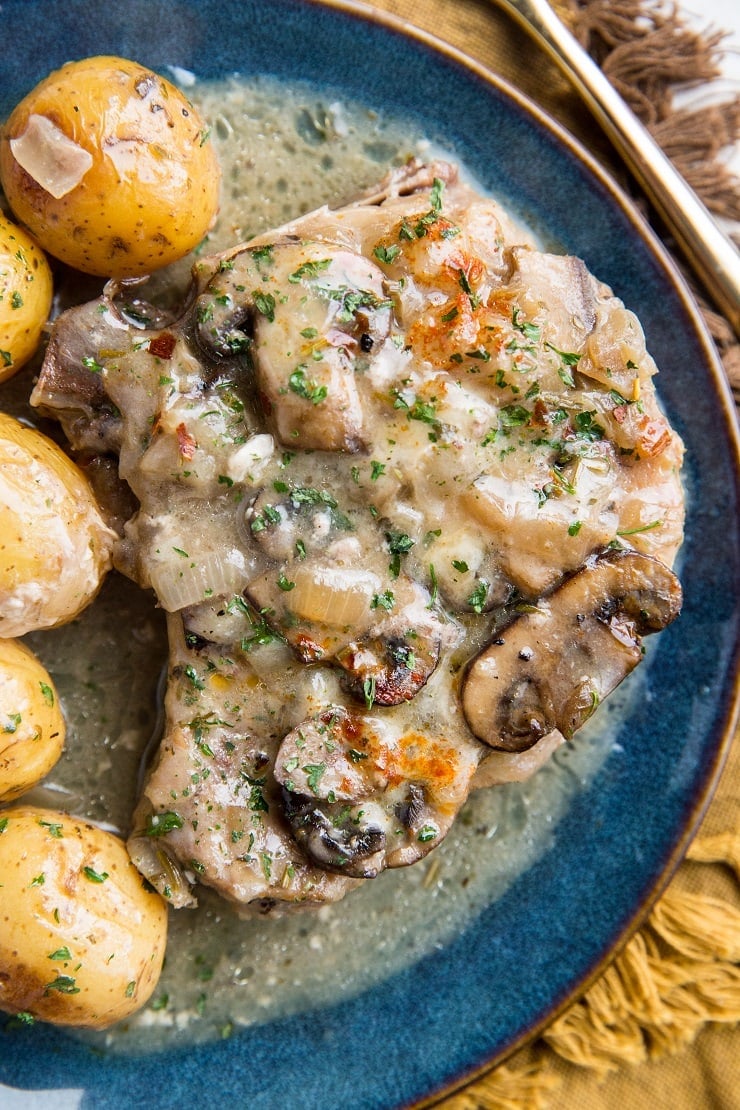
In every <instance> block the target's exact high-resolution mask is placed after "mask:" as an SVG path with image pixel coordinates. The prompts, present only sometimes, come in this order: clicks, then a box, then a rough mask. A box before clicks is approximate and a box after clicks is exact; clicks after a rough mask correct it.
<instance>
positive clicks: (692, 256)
mask: <svg viewBox="0 0 740 1110" xmlns="http://www.w3.org/2000/svg"><path fill="white" fill-rule="evenodd" d="M494 2H495V3H496V4H498V6H499V7H501V8H502V9H504V10H505V11H507V12H508V13H509V14H510V15H512V16H513V17H514V18H515V19H516V20H517V22H518V23H520V24H521V26H522V27H524V29H525V30H526V31H528V32H529V33H530V34H531V35H532V36H533V38H534V39H535V41H537V42H538V43H539V44H540V45H541V46H543V47H544V48H545V49H546V50H547V52H548V53H549V54H550V55H551V57H552V58H553V60H554V61H555V62H556V64H557V65H558V66H559V68H560V69H561V70H562V71H563V72H564V74H565V75H566V77H567V78H568V79H569V80H570V82H571V84H572V85H573V86H574V88H575V89H576V90H577V91H578V93H579V94H580V95H581V97H582V98H583V100H584V102H585V103H586V105H587V106H588V108H589V109H590V111H591V113H592V114H593V116H594V117H595V119H596V120H597V121H598V123H599V124H600V125H601V127H602V129H603V130H604V132H605V133H606V135H607V136H608V137H609V139H610V140H611V142H612V144H613V146H614V147H615V149H616V150H617V152H618V153H619V155H620V157H621V158H622V160H623V162H624V163H625V165H626V166H627V167H628V168H629V170H630V171H631V173H632V174H633V176H634V177H635V179H636V180H637V182H638V183H639V185H640V187H641V188H642V190H643V191H644V193H645V195H646V197H647V198H648V199H649V200H650V202H651V203H652V205H653V207H654V208H655V211H656V212H657V213H658V215H659V216H660V218H661V219H662V221H663V223H664V225H665V227H666V229H667V231H669V232H670V234H671V235H672V236H673V238H674V239H675V241H676V244H677V246H678V247H679V249H680V251H681V253H682V255H683V257H684V259H685V261H686V263H687V265H688V266H689V267H690V268H691V269H692V270H693V272H694V274H695V276H696V278H697V279H698V281H699V282H700V283H701V285H702V286H703V288H704V291H705V293H706V294H707V296H708V297H709V298H710V300H711V301H712V302H713V303H714V305H715V306H716V308H717V309H718V310H719V311H720V312H721V313H722V314H723V315H724V316H725V317H726V318H727V319H728V320H729V322H730V323H731V325H732V327H733V329H734V331H735V334H736V335H737V336H738V338H740V252H738V250H737V248H736V247H735V246H734V244H733V243H732V241H731V240H730V239H729V238H728V236H726V235H725V234H724V232H723V231H722V229H721V228H720V227H719V225H718V224H717V222H716V221H715V219H714V218H713V217H712V215H711V214H710V212H709V211H708V210H707V208H706V207H705V206H704V204H703V203H702V202H701V201H700V200H699V198H698V197H697V195H696V193H695V192H694V191H693V189H691V188H690V186H689V185H688V184H687V183H686V181H685V180H684V178H683V177H682V176H681V174H680V173H679V172H678V171H677V170H676V168H675V167H674V165H673V163H672V162H671V161H670V159H669V158H668V157H667V156H666V155H665V154H664V153H663V151H662V150H661V149H660V147H659V146H658V144H657V143H656V141H655V140H654V139H653V137H652V135H651V134H650V132H649V131H648V130H647V128H646V127H644V126H643V124H642V123H640V121H639V120H638V119H637V117H636V116H635V114H634V113H633V112H632V110H631V109H630V108H629V107H628V106H627V104H626V103H625V102H624V100H623V99H622V98H621V96H620V95H619V93H618V92H617V91H616V90H615V89H614V87H613V86H612V85H611V84H610V82H609V80H608V79H607V78H606V77H605V76H604V74H603V73H602V71H601V70H600V69H599V67H598V66H597V65H596V63H595V62H594V61H593V60H592V59H591V58H590V57H589V55H588V54H587V53H586V51H585V50H584V49H583V47H582V46H581V45H580V43H579V42H578V40H577V39H576V38H575V36H574V35H573V34H572V33H571V32H570V30H569V29H568V28H567V27H566V25H565V24H564V23H563V22H562V20H561V19H560V18H559V16H558V15H557V13H556V12H555V11H554V10H553V8H552V6H551V4H550V3H549V0H494Z"/></svg>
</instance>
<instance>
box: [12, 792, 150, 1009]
mask: <svg viewBox="0 0 740 1110" xmlns="http://www.w3.org/2000/svg"><path fill="white" fill-rule="evenodd" d="M0 883H2V897H1V898H0V1010H4V1011H6V1012H7V1013H11V1014H17V1013H29V1014H32V1015H33V1017H35V1018H38V1019H40V1020H41V1021H50V1022H54V1023H55V1024H58V1025H84V1026H90V1027H92V1028H94V1029H104V1028H105V1027H106V1026H108V1025H112V1024H113V1023H114V1022H116V1021H120V1020H121V1018H124V1017H127V1016H128V1015H129V1014H131V1013H133V1012H134V1011H135V1010H137V1009H139V1007H141V1006H143V1005H144V1003H145V1002H146V1001H147V1000H148V998H149V997H150V996H151V993H152V991H153V990H154V988H155V986H156V984H157V980H158V979H159V974H160V971H161V969H162V960H163V958H164V950H165V944H166V940H167V908H166V905H165V903H164V901H163V899H162V898H161V897H160V896H159V895H158V894H156V893H155V892H153V891H152V890H151V889H149V888H148V887H147V885H146V883H145V881H144V879H142V877H141V875H140V874H139V873H138V871H137V870H136V868H135V867H134V865H133V864H132V863H131V860H130V859H129V856H128V853H127V852H126V847H125V845H124V843H123V841H122V840H120V839H119V838H118V837H117V836H113V834H112V833H108V832H104V831H103V830H102V829H99V828H97V827H96V826H94V825H90V824H87V823H86V822H84V821H80V820H77V819H76V818H73V817H68V816H66V815H65V814H63V813H57V812H56V811H54V810H44V809H34V808H32V807H29V806H17V807H15V808H11V809H7V810H0Z"/></svg>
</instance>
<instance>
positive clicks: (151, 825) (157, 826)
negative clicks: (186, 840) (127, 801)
mask: <svg viewBox="0 0 740 1110" xmlns="http://www.w3.org/2000/svg"><path fill="white" fill-rule="evenodd" d="M182 826H183V820H182V817H181V816H180V814H179V813H175V812H174V810H171V809H170V810H168V811H167V812H166V813H153V814H152V815H151V817H150V818H149V820H148V821H147V826H146V835H147V836H166V835H167V833H169V832H172V831H173V829H181V828H182Z"/></svg>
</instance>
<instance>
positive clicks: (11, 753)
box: [0, 640, 65, 802]
mask: <svg viewBox="0 0 740 1110" xmlns="http://www.w3.org/2000/svg"><path fill="white" fill-rule="evenodd" d="M64 733H65V726H64V717H63V716H62V710H61V707H60V705H59V698H58V697H57V692H56V690H55V688H54V683H53V682H52V680H51V677H50V675H49V674H48V672H47V671H46V669H45V667H43V666H42V664H41V663H40V661H39V660H38V659H37V658H36V656H35V655H34V654H33V652H32V651H29V649H28V648H27V647H26V646H25V644H22V643H20V641H18V640H0V802H9V801H12V800H13V799H14V798H17V797H19V796H20V795H21V794H23V793H25V791H26V790H30V789H31V787H32V786H35V784H36V783H37V782H39V781H40V780H41V779H42V778H43V777H44V775H47V774H48V773H49V771H50V770H51V769H52V767H53V766H54V764H55V763H56V761H57V760H58V759H59V756H60V755H61V754H62V749H63V747H64Z"/></svg>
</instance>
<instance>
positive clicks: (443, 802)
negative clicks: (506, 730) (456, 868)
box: [275, 706, 478, 878]
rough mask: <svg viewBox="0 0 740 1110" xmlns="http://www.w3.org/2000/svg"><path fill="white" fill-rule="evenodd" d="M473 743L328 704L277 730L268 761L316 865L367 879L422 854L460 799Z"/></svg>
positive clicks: (471, 768) (472, 763) (471, 765)
mask: <svg viewBox="0 0 740 1110" xmlns="http://www.w3.org/2000/svg"><path fill="white" fill-rule="evenodd" d="M477 762H478V752H477V751H476V750H475V749H474V747H473V746H472V745H471V746H469V747H468V746H465V745H459V744H453V743H451V742H448V741H446V740H445V739H443V738H437V739H432V738H430V737H427V736H421V735H420V734H417V733H409V732H406V733H401V734H400V735H399V733H398V730H397V729H395V730H394V726H393V724H392V723H390V722H388V721H386V720H383V721H381V720H380V719H378V718H375V717H367V716H360V715H359V714H353V713H349V712H348V711H347V710H346V709H344V708H343V707H340V706H327V707H326V708H325V709H324V710H323V711H322V712H321V713H319V714H318V715H316V716H315V717H313V718H311V719H310V720H307V721H305V722H303V724H301V725H300V726H299V727H298V728H296V729H293V730H292V731H291V732H289V733H288V734H287V736H286V737H285V738H284V740H283V742H282V744H281V746H280V749H279V751H278V755H277V759H276V761H275V778H276V779H277V781H278V782H279V783H280V784H281V786H282V788H283V804H284V809H285V815H286V817H287V819H288V822H289V823H290V826H291V829H292V830H293V835H294V837H295V839H296V842H297V844H298V845H299V846H300V847H301V848H302V849H303V851H304V852H305V853H306V855H307V856H308V857H309V859H310V860H312V861H313V862H314V863H315V864H318V865H319V866H320V867H323V868H326V869H327V870H328V871H335V872H341V874H343V875H347V876H351V877H354V878H373V877H374V876H375V875H377V874H378V873H379V872H380V871H382V870H383V869H384V868H385V867H402V866H406V865H407V864H410V863H413V862H414V861H415V860H417V859H419V858H421V857H422V856H424V855H426V853H427V852H428V851H430V849H431V848H433V847H434V845H435V844H438V843H439V842H440V841H441V840H442V838H443V837H444V835H445V834H446V832H447V830H448V829H449V827H450V825H451V824H452V821H453V820H454V817H455V815H456V813H457V812H458V810H459V808H460V806H461V805H462V804H463V802H464V801H465V798H466V796H467V793H468V789H469V786H470V780H471V778H472V776H473V774H474V772H475V768H476V765H477Z"/></svg>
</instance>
